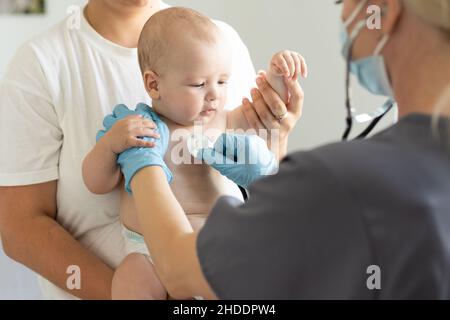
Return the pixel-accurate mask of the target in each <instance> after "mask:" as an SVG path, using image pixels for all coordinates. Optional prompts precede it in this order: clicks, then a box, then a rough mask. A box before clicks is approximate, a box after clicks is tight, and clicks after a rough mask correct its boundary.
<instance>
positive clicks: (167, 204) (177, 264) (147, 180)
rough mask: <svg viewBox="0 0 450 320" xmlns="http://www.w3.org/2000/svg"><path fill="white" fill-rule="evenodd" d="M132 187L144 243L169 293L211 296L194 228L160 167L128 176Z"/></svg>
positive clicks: (176, 295) (187, 295) (177, 296)
mask: <svg viewBox="0 0 450 320" xmlns="http://www.w3.org/2000/svg"><path fill="white" fill-rule="evenodd" d="M131 189H132V191H133V198H134V203H135V206H136V210H137V213H138V218H139V224H140V226H141V229H142V230H143V235H144V238H145V241H146V244H147V246H148V247H149V249H150V252H151V253H152V260H153V262H154V264H155V267H156V270H157V273H158V275H159V278H160V280H161V281H162V283H163V284H164V287H165V288H166V289H167V291H168V293H169V295H170V296H172V297H174V298H177V299H186V298H189V297H194V296H202V297H204V298H207V299H214V298H215V294H214V293H213V291H212V290H211V288H210V287H209V285H208V283H207V282H206V280H205V278H204V276H203V273H202V271H201V268H200V264H199V261H198V258H197V250H196V242H197V232H194V231H193V229H192V227H191V225H190V223H189V220H188V219H187V217H186V214H185V212H184V210H183V208H182V207H181V206H180V204H179V202H178V200H177V199H176V198H175V196H174V194H173V192H172V189H171V188H170V186H169V184H168V182H167V178H166V175H165V173H164V171H163V170H162V169H161V167H157V166H152V167H146V168H144V169H142V170H140V171H138V173H137V174H136V175H135V176H134V178H133V180H131ZM149 194H151V195H152V196H151V197H149V196H148V195H149Z"/></svg>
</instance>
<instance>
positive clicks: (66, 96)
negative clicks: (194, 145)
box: [0, 16, 255, 298]
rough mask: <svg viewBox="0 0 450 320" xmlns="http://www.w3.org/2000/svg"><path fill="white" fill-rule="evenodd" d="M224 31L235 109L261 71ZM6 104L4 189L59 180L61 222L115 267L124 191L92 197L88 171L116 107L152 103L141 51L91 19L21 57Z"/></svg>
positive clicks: (2, 121) (51, 33) (28, 47)
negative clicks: (88, 159) (105, 33)
mask: <svg viewBox="0 0 450 320" xmlns="http://www.w3.org/2000/svg"><path fill="white" fill-rule="evenodd" d="M217 24H218V26H219V27H220V28H221V29H222V30H223V31H224V32H225V33H226V34H227V35H228V36H229V38H230V41H231V43H232V44H233V72H232V77H231V79H230V84H229V97H228V102H227V106H226V108H227V109H231V108H233V107H236V106H238V105H240V104H241V99H242V97H243V96H248V94H249V89H250V88H251V87H252V86H254V78H255V70H254V67H253V64H252V62H251V59H250V56H249V53H248V50H247V48H246V46H245V45H244V44H243V42H242V40H241V39H240V37H239V35H238V34H237V33H236V31H235V30H234V29H232V28H231V27H230V26H228V25H227V24H225V23H223V22H217ZM0 101H1V103H0V155H1V156H0V186H19V185H30V184H36V183H43V182H47V181H52V180H57V184H58V185H57V207H58V214H57V220H58V222H59V223H60V224H61V225H62V226H63V227H64V228H66V229H67V230H68V231H69V232H70V233H71V234H72V235H73V236H74V237H75V238H77V239H78V240H79V241H80V242H81V243H83V244H84V245H85V246H86V247H89V248H90V249H91V250H93V251H94V252H95V253H96V254H98V256H100V257H101V258H102V259H103V260H104V261H105V262H106V263H108V264H109V265H111V266H113V267H115V266H116V265H117V264H118V263H119V262H120V261H121V260H122V259H123V257H124V254H125V253H124V251H123V250H121V248H122V246H121V245H120V242H119V241H121V240H120V239H121V237H120V228H117V227H115V224H116V223H117V221H118V218H119V211H118V210H119V192H118V191H114V192H112V193H110V194H107V195H103V196H98V195H94V194H91V193H90V192H89V191H88V190H87V189H86V187H85V185H84V183H83V180H82V175H81V164H82V161H83V158H84V157H85V155H86V154H87V153H88V152H89V150H90V149H91V148H92V147H93V146H94V144H95V136H96V133H97V131H98V130H99V129H100V128H102V121H103V118H104V116H105V115H106V114H108V113H111V111H112V109H113V107H114V106H115V105H116V104H118V103H124V104H126V105H128V106H129V107H130V108H134V106H135V105H136V104H137V103H139V102H145V103H150V98H149V97H148V95H147V93H146V91H145V89H144V85H143V82H142V77H141V74H140V70H139V64H138V58H137V49H129V48H124V47H121V46H119V45H116V44H114V43H112V42H110V41H108V40H106V39H104V38H103V37H101V36H100V35H99V34H98V33H97V32H96V31H95V30H94V29H93V28H92V27H91V26H90V25H89V23H88V22H87V20H86V19H85V18H84V16H83V17H82V19H81V26H80V28H79V29H72V28H68V27H67V23H66V20H64V21H62V22H61V23H59V24H58V25H56V26H55V27H53V28H52V29H50V30H48V31H46V32H45V33H43V34H41V35H39V36H38V37H36V38H34V39H32V40H31V41H29V42H28V43H26V44H25V45H23V46H22V47H21V48H20V49H19V50H18V52H17V53H16V55H15V56H14V58H13V60H12V61H11V63H10V65H9V67H8V69H7V71H6V75H5V78H4V79H3V82H2V83H1V86H0ZM47 285H48V284H47ZM47 293H48V292H47ZM46 297H47V298H50V297H54V298H62V297H64V295H62V294H61V295H59V294H54V295H52V294H49V293H48V294H47V296H46Z"/></svg>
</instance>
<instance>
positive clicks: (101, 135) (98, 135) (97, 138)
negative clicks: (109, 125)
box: [95, 130, 106, 142]
mask: <svg viewBox="0 0 450 320" xmlns="http://www.w3.org/2000/svg"><path fill="white" fill-rule="evenodd" d="M105 133H106V131H105V130H99V131H98V132H97V135H96V137H95V141H96V142H98V140H100V139H101V138H103V136H104V135H105Z"/></svg>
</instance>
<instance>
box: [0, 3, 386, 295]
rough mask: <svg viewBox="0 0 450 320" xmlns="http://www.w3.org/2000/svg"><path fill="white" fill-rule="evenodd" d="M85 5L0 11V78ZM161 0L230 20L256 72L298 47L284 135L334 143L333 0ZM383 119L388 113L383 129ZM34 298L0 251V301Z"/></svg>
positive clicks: (375, 102)
mask: <svg viewBox="0 0 450 320" xmlns="http://www.w3.org/2000/svg"><path fill="white" fill-rule="evenodd" d="M0 1H1V0H0ZM85 2H86V1H84V0H47V13H46V14H45V15H42V16H34V17H25V16H6V15H0V43H1V45H0V48H1V49H0V77H2V75H3V74H4V72H5V68H6V66H7V63H8V61H9V60H10V59H11V57H12V56H13V54H14V52H15V50H16V49H17V48H18V46H19V45H20V44H21V43H23V42H24V41H26V40H27V39H29V38H31V37H32V36H33V35H34V34H36V33H38V32H41V31H44V30H45V29H47V28H48V27H50V26H51V25H53V24H54V23H56V22H58V21H59V20H61V19H63V18H64V17H65V16H66V14H67V13H66V12H67V9H68V7H69V6H71V5H83V4H84V3H85ZM167 3H169V4H171V5H178V6H190V7H192V8H194V9H197V10H199V11H201V12H203V13H205V14H207V15H208V16H210V17H211V18H215V19H220V20H223V21H225V22H227V23H229V24H230V25H232V26H233V27H234V28H235V29H236V30H237V31H238V32H239V34H240V35H241V37H242V39H243V40H244V42H245V43H246V44H247V46H248V48H249V51H250V54H251V56H252V58H253V62H254V64H255V67H256V68H257V70H258V69H264V68H266V67H267V65H268V62H269V60H270V58H271V56H272V54H273V53H275V52H277V51H279V50H282V49H291V50H296V51H298V52H300V53H301V54H302V55H303V56H304V57H305V58H306V59H307V62H308V66H309V78H308V79H307V80H306V81H303V80H302V82H301V83H302V85H303V88H304V91H305V95H306V99H305V105H304V113H303V118H302V120H301V122H300V123H299V124H298V126H297V128H296V129H295V131H294V132H293V133H292V134H291V138H290V144H289V150H290V151H294V150H299V149H308V148H311V147H315V146H318V145H322V144H324V143H328V142H333V141H337V140H339V138H340V136H341V134H342V131H343V129H344V115H345V109H344V70H345V65H344V62H343V60H342V58H341V55H340V42H339V19H340V7H338V6H336V5H334V1H332V0H320V1H317V0H277V1H274V0H191V1H186V0H168V1H167ZM354 91H355V96H356V99H355V100H356V101H357V104H358V106H361V107H362V106H363V107H364V108H363V110H370V109H372V108H374V107H377V106H379V105H380V104H381V103H382V102H384V101H383V99H380V98H374V97H371V96H369V95H368V94H366V93H365V92H363V91H362V90H361V89H359V88H355V90H354ZM362 102H364V103H362ZM0 103H1V101H0ZM390 122H391V117H389V119H387V121H384V123H383V125H382V127H385V126H386V125H387V124H388V123H390ZM11 152H14V150H11ZM36 297H38V292H37V289H36V280H35V279H34V277H33V276H32V275H31V273H29V272H26V271H25V269H24V268H23V267H19V266H18V265H17V264H16V263H13V262H11V261H10V260H9V259H8V258H6V257H5V256H4V254H3V253H2V251H1V250H0V299H2V298H30V299H32V298H36Z"/></svg>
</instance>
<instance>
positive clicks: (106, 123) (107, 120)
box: [103, 114, 117, 130]
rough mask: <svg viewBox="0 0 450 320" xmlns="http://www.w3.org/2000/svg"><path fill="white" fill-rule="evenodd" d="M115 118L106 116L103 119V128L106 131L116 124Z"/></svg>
mask: <svg viewBox="0 0 450 320" xmlns="http://www.w3.org/2000/svg"><path fill="white" fill-rule="evenodd" d="M116 121H117V118H116V117H114V116H113V115H112V114H110V115H107V116H106V117H105V118H104V119H103V127H104V128H105V129H106V130H109V129H111V127H112V126H113V125H114V123H116Z"/></svg>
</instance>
